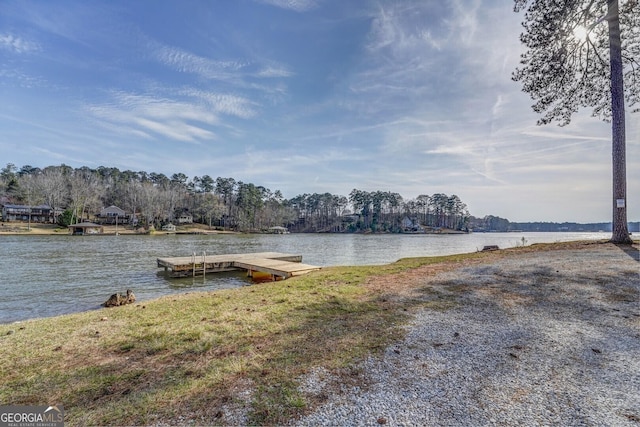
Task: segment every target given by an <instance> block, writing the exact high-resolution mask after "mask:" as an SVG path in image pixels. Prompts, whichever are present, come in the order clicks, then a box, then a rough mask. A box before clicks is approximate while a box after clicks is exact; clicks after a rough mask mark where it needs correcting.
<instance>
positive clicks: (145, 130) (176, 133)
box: [87, 92, 219, 142]
mask: <svg viewBox="0 0 640 427" xmlns="http://www.w3.org/2000/svg"><path fill="white" fill-rule="evenodd" d="M112 99H113V101H112V102H111V103H109V104H102V105H90V106H88V107H87V110H88V111H89V112H90V113H91V114H92V115H93V117H94V118H96V119H97V120H99V121H104V122H106V124H107V125H111V126H113V125H117V126H120V127H124V128H121V132H123V131H124V132H128V133H131V134H136V135H138V136H142V135H144V136H146V137H147V138H151V137H152V135H156V136H161V137H165V138H170V139H172V140H176V141H183V142H199V141H202V140H204V139H214V138H215V134H214V133H213V132H212V130H211V129H210V128H211V126H212V125H215V124H217V123H218V122H219V120H218V117H217V116H216V115H215V114H212V113H211V112H210V111H208V110H207V109H205V108H202V107H199V106H197V105H193V104H191V103H185V102H179V101H175V100H170V99H165V98H157V97H153V96H148V95H137V94H130V93H125V92H115V93H113V94H112Z"/></svg>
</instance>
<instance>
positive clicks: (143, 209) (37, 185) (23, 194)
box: [0, 163, 638, 233]
mask: <svg viewBox="0 0 640 427" xmlns="http://www.w3.org/2000/svg"><path fill="white" fill-rule="evenodd" d="M0 205H2V207H3V218H2V220H3V221H5V222H10V221H12V220H23V221H24V220H27V218H26V215H29V218H28V220H29V221H34V222H35V220H34V219H33V218H31V215H32V211H33V210H34V209H35V208H37V207H40V208H42V207H46V208H47V209H49V210H50V212H51V214H50V215H47V216H42V215H41V216H39V217H38V218H39V220H40V221H41V222H49V223H57V224H58V225H60V226H63V227H66V226H68V225H70V224H75V223H78V222H82V221H94V220H96V219H98V220H100V213H101V212H104V210H105V208H107V207H111V208H114V209H117V210H118V211H119V212H122V222H121V224H122V225H123V226H127V225H128V226H131V227H140V228H146V229H147V230H148V229H150V228H155V229H160V228H161V227H163V226H166V225H167V224H179V223H182V222H183V221H188V222H194V223H199V224H204V225H207V226H209V227H211V228H216V229H220V230H233V231H241V232H262V231H267V230H269V229H274V228H276V229H278V228H282V229H286V230H288V231H291V232H316V233H317V232H330V233H343V232H351V233H368V232H372V233H437V232H452V231H453V232H455V231H457V232H467V231H470V230H475V231H607V227H609V228H610V225H609V224H606V223H603V224H573V223H571V224H567V223H565V224H555V223H526V224H525V223H519V224H518V223H510V222H509V221H508V220H507V219H504V218H499V217H496V216H492V215H488V216H485V217H483V218H476V217H474V216H472V215H470V213H469V210H468V208H467V205H466V204H465V203H464V202H463V201H462V200H460V198H459V197H458V196H457V195H455V194H453V195H447V194H443V193H436V194H432V195H427V194H422V195H419V196H417V197H416V198H414V199H404V198H403V197H402V196H401V195H400V194H399V193H395V192H390V191H363V190H358V189H353V190H352V191H351V192H350V193H349V195H348V196H344V195H335V194H330V193H323V194H319V193H313V194H306V193H305V194H301V195H297V196H295V197H293V198H291V199H285V198H284V197H283V195H282V193H281V191H280V190H275V191H272V190H270V189H268V188H265V187H263V186H260V185H255V184H252V183H245V182H243V181H239V180H236V179H234V178H223V177H218V178H216V179H213V178H212V177H211V176H209V175H203V176H194V177H193V178H191V179H189V177H187V176H186V175H185V174H183V173H174V174H173V175H171V177H167V176H166V175H164V174H162V173H155V172H150V173H148V172H145V171H139V172H135V171H131V170H126V171H120V170H119V169H118V168H114V167H104V166H100V167H98V168H96V169H91V168H89V167H86V166H83V167H80V168H72V167H70V166H67V165H64V164H62V165H60V166H47V167H45V168H42V169H41V168H38V167H33V166H29V165H25V166H22V167H21V168H19V169H18V168H17V167H16V166H15V165H14V164H12V163H8V164H7V165H6V166H5V167H4V168H2V169H1V170H0ZM10 206H13V207H14V208H16V209H17V208H22V209H23V211H24V212H22V214H21V215H15V214H14V215H10V214H9V213H8V210H7V207H10ZM111 213H112V212H109V214H111ZM125 213H126V214H125ZM118 215H120V214H118ZM118 215H116V216H115V218H116V220H117V218H119V216H118ZM105 219H109V218H108V217H106V218H105V217H103V218H102V220H105ZM111 219H112V218H111ZM631 226H632V228H636V227H638V224H631Z"/></svg>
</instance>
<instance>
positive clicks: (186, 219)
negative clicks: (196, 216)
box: [177, 212, 193, 224]
mask: <svg viewBox="0 0 640 427" xmlns="http://www.w3.org/2000/svg"><path fill="white" fill-rule="evenodd" d="M177 221H178V224H192V223H193V215H191V214H190V213H189V212H182V213H181V214H180V216H179V217H178V218H177Z"/></svg>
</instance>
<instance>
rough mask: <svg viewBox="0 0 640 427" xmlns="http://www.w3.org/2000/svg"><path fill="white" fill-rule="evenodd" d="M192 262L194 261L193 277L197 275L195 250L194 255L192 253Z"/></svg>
mask: <svg viewBox="0 0 640 427" xmlns="http://www.w3.org/2000/svg"><path fill="white" fill-rule="evenodd" d="M191 262H192V263H193V276H192V277H196V253H195V252H194V253H193V255H191Z"/></svg>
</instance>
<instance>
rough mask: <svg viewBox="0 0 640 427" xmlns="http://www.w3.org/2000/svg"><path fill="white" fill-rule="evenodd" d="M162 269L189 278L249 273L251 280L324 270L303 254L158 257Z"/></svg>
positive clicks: (274, 253)
mask: <svg viewBox="0 0 640 427" xmlns="http://www.w3.org/2000/svg"><path fill="white" fill-rule="evenodd" d="M157 264H158V267H164V269H165V271H169V272H170V275H171V276H172V277H186V276H196V275H204V274H207V273H217V272H222V271H234V270H246V271H247V275H248V276H249V277H252V276H253V273H254V272H256V271H259V272H262V273H267V274H271V278H272V279H273V280H274V281H275V280H277V279H278V278H283V279H286V278H289V277H292V276H299V275H301V274H306V273H309V272H311V271H316V270H320V267H318V266H315V265H309V264H302V255H290V254H283V253H279V252H259V253H249V254H227V255H206V254H205V253H202V255H196V254H195V253H194V254H193V255H192V256H190V257H174V258H158V259H157Z"/></svg>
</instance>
